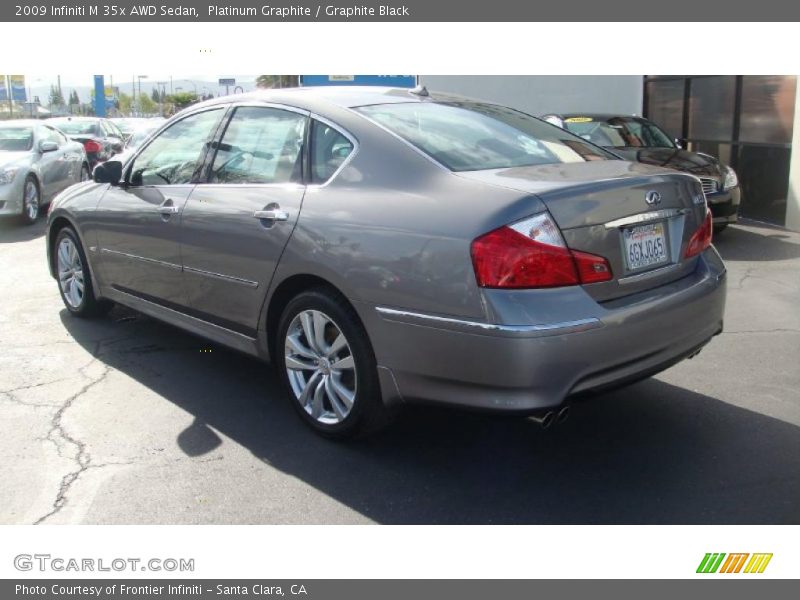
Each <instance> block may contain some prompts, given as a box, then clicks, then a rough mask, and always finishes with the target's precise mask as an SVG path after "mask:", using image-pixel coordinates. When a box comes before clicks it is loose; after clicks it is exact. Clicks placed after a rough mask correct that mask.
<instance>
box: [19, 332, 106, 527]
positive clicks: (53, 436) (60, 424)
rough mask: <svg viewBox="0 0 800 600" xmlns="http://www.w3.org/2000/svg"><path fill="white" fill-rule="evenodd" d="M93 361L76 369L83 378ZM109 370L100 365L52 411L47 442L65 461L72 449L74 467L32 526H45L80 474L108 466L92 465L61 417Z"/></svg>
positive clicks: (64, 500) (85, 449) (89, 457)
mask: <svg viewBox="0 0 800 600" xmlns="http://www.w3.org/2000/svg"><path fill="white" fill-rule="evenodd" d="M98 350H99V344H98V345H97V347H96V348H95V352H94V355H95V356H97V351H98ZM95 360H96V359H93V360H92V362H91V363H89V365H86V367H83V368H82V369H80V370H79V371H80V372H81V374H82V375H84V376H85V377H88V375H86V369H87V368H88V367H89V366H91V365H92V364H94V363H95ZM110 371H111V368H110V367H108V366H107V365H103V369H102V371H101V373H100V374H99V375H98V376H96V377H94V378H91V379H90V381H89V382H88V383H86V385H84V386H83V387H82V388H81V389H79V390H78V391H77V392H76V393H75V394H73V395H72V396H70V397H69V398H67V399H66V400H65V401H64V403H63V404H62V405H61V407H60V408H59V409H58V410H57V411H56V412H55V414H54V415H53V418H52V420H51V421H50V430H49V431H48V433H47V436H46V439H48V440H50V441H51V442H53V444H54V445H55V446H56V451H57V453H58V455H59V456H61V457H64V458H66V456H65V450H66V448H68V447H72V448H73V449H74V451H73V453H72V456H70V457H69V458H71V460H73V461H74V463H75V468H74V469H73V470H72V471H70V472H69V473H67V474H66V475H64V476H63V477H62V478H61V482H60V483H59V486H58V492H57V493H56V498H55V500H54V501H53V504H52V507H51V510H50V511H49V512H48V513H47V514H45V515H43V516H41V517H39V518H38V519H37V520H36V521H34V525H39V524H41V523H44V522H45V521H46V520H47V519H49V518H51V517H52V516H54V515H56V514H57V513H58V512H59V511H60V510H61V509H62V508H63V507H64V506H65V505H66V503H67V501H68V494H69V491H70V489H71V488H72V486H73V485H74V484H75V482H76V481H77V480H78V479H79V478H80V476H81V475H83V474H84V473H85V472H86V471H87V470H88V469H90V468H100V467H101V466H107V465H94V466H93V465H92V457H91V455H90V454H89V451H88V449H87V446H86V442H84V441H83V440H81V439H79V438H78V437H76V436H74V435H73V434H71V433H70V432H69V431H67V429H66V427H65V425H64V414H65V413H66V412H67V411H68V410H69V409H70V408H71V407H72V406H73V405H74V404H75V402H76V401H77V400H78V399H80V398H81V397H82V396H83V395H84V394H86V393H87V392H88V391H89V390H91V389H92V388H93V387H95V386H97V385H98V384H100V383H101V382H102V381H103V380H105V378H106V377H107V376H108V374H109V373H110Z"/></svg>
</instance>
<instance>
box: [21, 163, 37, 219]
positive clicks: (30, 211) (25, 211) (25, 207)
mask: <svg viewBox="0 0 800 600" xmlns="http://www.w3.org/2000/svg"><path fill="white" fill-rule="evenodd" d="M40 206H41V194H40V193H39V185H38V184H37V183H36V179H34V178H33V176H32V175H31V176H28V178H27V179H26V180H25V185H24V186H23V187H22V222H23V223H24V224H25V225H33V224H34V223H36V219H38V218H39V207H40Z"/></svg>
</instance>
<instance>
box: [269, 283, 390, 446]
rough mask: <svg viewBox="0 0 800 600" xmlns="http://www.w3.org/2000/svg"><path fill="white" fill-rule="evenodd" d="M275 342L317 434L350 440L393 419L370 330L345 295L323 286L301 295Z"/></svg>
mask: <svg viewBox="0 0 800 600" xmlns="http://www.w3.org/2000/svg"><path fill="white" fill-rule="evenodd" d="M275 345H276V348H275V359H276V360H275V362H276V363H277V364H278V367H279V369H280V371H281V376H282V379H283V381H284V384H285V386H286V388H287V391H288V393H289V397H290V399H291V401H292V404H293V405H294V407H295V409H296V410H297V411H298V413H299V414H300V416H301V417H302V419H303V420H304V421H305V422H306V423H307V424H308V425H310V426H311V427H312V428H313V429H314V430H316V431H317V432H318V433H321V434H322V435H325V436H327V437H333V438H349V437H354V436H358V435H363V434H366V433H370V432H373V431H375V430H377V429H380V428H381V427H382V426H384V425H385V424H386V423H388V421H389V420H390V415H389V412H388V411H387V409H386V407H385V406H384V405H383V401H382V399H381V393H380V386H379V384H378V375H377V370H376V364H375V356H374V354H373V352H372V346H371V345H370V342H369V338H368V337H367V332H366V331H365V330H364V326H363V325H362V324H361V321H360V320H359V319H358V316H357V315H356V314H355V311H354V310H353V309H352V307H350V305H349V304H348V303H347V302H346V301H345V300H344V299H343V298H342V297H341V296H339V295H337V294H334V293H332V292H330V291H328V290H327V289H323V288H320V289H315V290H310V291H307V292H303V293H301V294H299V295H298V296H296V297H295V298H294V299H293V300H291V301H290V302H289V304H288V305H287V306H286V309H285V310H284V312H283V315H282V316H281V319H280V323H279V326H278V337H277V342H276V344H275Z"/></svg>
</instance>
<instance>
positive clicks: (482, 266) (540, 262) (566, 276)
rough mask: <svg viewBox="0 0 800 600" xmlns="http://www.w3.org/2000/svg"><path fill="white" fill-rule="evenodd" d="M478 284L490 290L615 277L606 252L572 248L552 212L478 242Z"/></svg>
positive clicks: (474, 262) (474, 245)
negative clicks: (596, 252)
mask: <svg viewBox="0 0 800 600" xmlns="http://www.w3.org/2000/svg"><path fill="white" fill-rule="evenodd" d="M471 252H472V265H473V267H474V269H475V277H476V279H477V280H478V285H479V286H481V287H487V288H546V287H560V286H568V285H579V284H581V283H597V282H600V281H608V280H610V279H611V277H612V274H611V267H610V266H609V264H608V261H607V260H606V259H605V258H603V257H602V256H595V255H594V254H587V253H586V252H577V251H571V250H570V249H569V248H567V245H566V244H565V243H564V238H562V237H561V232H560V231H559V230H558V227H557V226H556V224H555V223H554V222H553V220H552V219H551V218H550V215H549V214H547V213H541V214H538V215H536V216H534V217H530V218H528V219H523V220H522V221H517V222H516V223H512V224H511V225H506V226H504V227H500V228H499V229H495V230H494V231H490V232H489V233H487V234H485V235H482V236H480V237H479V238H477V239H475V240H474V241H473V242H472V247H471Z"/></svg>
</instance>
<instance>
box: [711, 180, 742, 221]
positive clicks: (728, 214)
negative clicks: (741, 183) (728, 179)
mask: <svg viewBox="0 0 800 600" xmlns="http://www.w3.org/2000/svg"><path fill="white" fill-rule="evenodd" d="M706 200H707V202H708V207H709V208H710V209H711V216H712V218H713V219H714V223H717V224H721V223H736V221H738V220H739V204H740V202H741V190H740V188H739V187H738V186H737V187H735V188H732V189H730V190H726V191H724V192H717V193H716V194H708V195H707V196H706Z"/></svg>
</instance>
